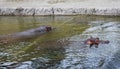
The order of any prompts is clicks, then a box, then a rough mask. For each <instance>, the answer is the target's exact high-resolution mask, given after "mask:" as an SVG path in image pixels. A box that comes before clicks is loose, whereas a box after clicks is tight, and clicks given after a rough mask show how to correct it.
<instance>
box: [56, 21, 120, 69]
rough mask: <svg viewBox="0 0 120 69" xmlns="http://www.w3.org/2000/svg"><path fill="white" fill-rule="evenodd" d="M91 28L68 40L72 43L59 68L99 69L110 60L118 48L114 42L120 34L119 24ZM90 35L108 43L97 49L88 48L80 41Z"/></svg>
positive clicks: (109, 23) (112, 23)
mask: <svg viewBox="0 0 120 69" xmlns="http://www.w3.org/2000/svg"><path fill="white" fill-rule="evenodd" d="M92 24H95V23H92ZM93 26H94V27H92V26H91V27H90V28H88V29H86V31H85V32H83V34H81V35H76V36H73V37H71V38H70V41H72V42H71V44H69V46H68V48H66V58H65V59H64V60H63V61H61V64H60V66H59V67H61V68H63V69H75V68H76V69H82V68H85V69H97V68H101V67H102V66H104V65H105V64H106V63H107V62H108V61H111V60H112V58H113V55H114V54H115V52H116V51H117V50H118V49H119V48H118V46H119V45H120V43H118V41H116V39H118V37H119V34H120V33H119V27H118V26H119V23H117V22H108V23H104V24H102V25H99V24H98V26H97V25H93ZM100 28H101V30H100ZM102 28H103V29H102ZM116 31H117V32H116ZM84 34H85V35H84ZM86 34H88V35H86ZM92 35H94V36H93V37H99V38H100V39H101V40H109V41H110V43H109V44H100V45H99V48H95V47H92V48H89V47H88V46H86V45H84V44H83V43H82V42H81V41H83V40H85V39H87V38H89V37H90V36H92ZM119 38H120V37H119ZM83 46H86V47H83ZM111 68H112V67H111ZM58 69H59V68H58Z"/></svg>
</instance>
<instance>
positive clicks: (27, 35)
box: [0, 26, 52, 43]
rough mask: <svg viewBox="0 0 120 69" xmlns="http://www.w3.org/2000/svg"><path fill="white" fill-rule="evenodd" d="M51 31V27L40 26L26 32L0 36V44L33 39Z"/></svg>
mask: <svg viewBox="0 0 120 69" xmlns="http://www.w3.org/2000/svg"><path fill="white" fill-rule="evenodd" d="M51 30H52V27H50V26H40V27H38V28H34V29H30V30H26V31H23V32H18V33H14V34H9V35H1V36H0V43H8V42H12V41H16V40H21V39H28V38H33V37H36V36H39V35H42V34H45V33H47V32H49V31H51Z"/></svg>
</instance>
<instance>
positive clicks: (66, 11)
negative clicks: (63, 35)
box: [0, 7, 120, 16]
mask: <svg viewBox="0 0 120 69" xmlns="http://www.w3.org/2000/svg"><path fill="white" fill-rule="evenodd" d="M78 14H87V15H111V16H120V8H102V9H96V8H53V7H40V8H22V7H18V8H0V15H13V16H14V15H31V16H35V15H78Z"/></svg>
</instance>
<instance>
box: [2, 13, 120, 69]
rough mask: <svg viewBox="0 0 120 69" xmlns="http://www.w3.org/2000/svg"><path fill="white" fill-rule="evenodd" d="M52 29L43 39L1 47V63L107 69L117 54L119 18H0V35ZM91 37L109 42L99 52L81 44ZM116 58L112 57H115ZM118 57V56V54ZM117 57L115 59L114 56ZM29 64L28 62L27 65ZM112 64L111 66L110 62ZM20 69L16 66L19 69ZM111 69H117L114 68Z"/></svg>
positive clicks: (34, 66)
mask: <svg viewBox="0 0 120 69" xmlns="http://www.w3.org/2000/svg"><path fill="white" fill-rule="evenodd" d="M44 25H47V26H52V27H54V28H55V29H54V30H52V31H51V32H48V33H46V34H44V35H41V36H38V37H35V38H31V39H25V40H15V41H14V42H11V43H8V44H2V43H1V44H0V62H1V63H6V62H14V61H17V62H18V64H19V63H22V62H27V63H28V65H29V66H28V67H27V66H23V67H22V69H24V67H27V69H29V67H30V68H31V69H34V68H35V69H37V68H38V69H39V68H45V69H53V68H55V69H82V68H85V69H97V68H101V69H103V68H107V67H109V64H108V63H109V61H111V60H112V58H113V57H114V58H115V59H116V55H117V54H116V52H117V51H119V45H120V37H119V34H120V31H119V29H120V18H119V17H102V16H82V15H81V16H41V17H22V16H21V17H17V16H0V35H7V34H13V33H17V32H21V31H25V30H28V29H32V28H36V27H39V26H44ZM90 36H93V37H99V38H100V39H101V40H109V41H110V43H109V44H100V45H99V48H95V47H92V48H89V47H88V46H87V45H85V44H83V43H82V41H84V40H86V39H87V38H89V37H90ZM114 54H115V55H114ZM118 54H119V53H118ZM117 57H118V56H117ZM28 61H29V62H28ZM111 63H112V62H111ZM22 65H26V64H24V63H23V64H21V65H20V66H18V68H16V69H19V68H20V67H21V66H22ZM111 68H112V69H113V68H114V69H115V68H116V69H118V68H119V64H118V65H117V66H115V65H113V66H112V67H111Z"/></svg>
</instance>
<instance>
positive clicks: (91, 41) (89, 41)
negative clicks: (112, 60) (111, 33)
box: [84, 37, 110, 48]
mask: <svg viewBox="0 0 120 69" xmlns="http://www.w3.org/2000/svg"><path fill="white" fill-rule="evenodd" d="M109 42H110V41H108V40H100V39H99V38H98V37H97V38H93V37H90V38H89V39H87V40H85V42H84V43H85V44H88V45H89V47H90V48H91V47H92V46H93V45H95V47H96V48H98V45H99V44H100V43H101V44H108V43H109Z"/></svg>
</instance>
